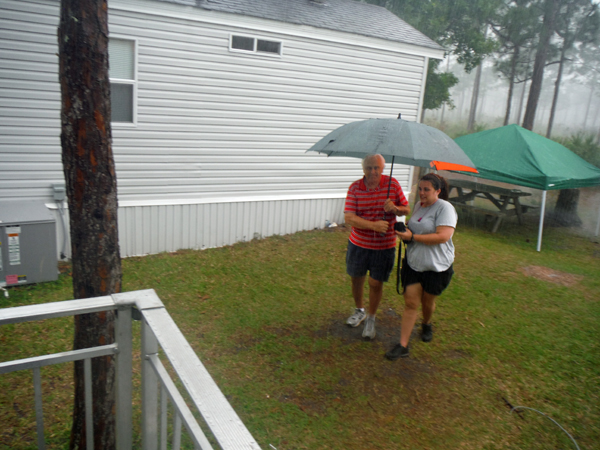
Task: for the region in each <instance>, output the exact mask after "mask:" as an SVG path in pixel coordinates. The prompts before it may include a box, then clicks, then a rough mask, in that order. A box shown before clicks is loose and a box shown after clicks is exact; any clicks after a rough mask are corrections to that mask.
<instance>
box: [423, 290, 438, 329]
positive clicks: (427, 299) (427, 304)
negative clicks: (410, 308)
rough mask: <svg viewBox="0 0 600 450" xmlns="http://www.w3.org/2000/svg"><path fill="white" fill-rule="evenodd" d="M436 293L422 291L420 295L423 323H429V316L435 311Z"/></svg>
mask: <svg viewBox="0 0 600 450" xmlns="http://www.w3.org/2000/svg"><path fill="white" fill-rule="evenodd" d="M436 298H437V295H432V294H429V293H427V292H425V291H423V295H422V296H421V307H422V308H423V323H425V324H430V323H431V317H432V316H433V313H434V311H435V299H436Z"/></svg>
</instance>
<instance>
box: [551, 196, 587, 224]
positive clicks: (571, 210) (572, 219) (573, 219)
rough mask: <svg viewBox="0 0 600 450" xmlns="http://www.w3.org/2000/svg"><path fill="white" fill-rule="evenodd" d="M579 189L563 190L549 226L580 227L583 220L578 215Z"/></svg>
mask: <svg viewBox="0 0 600 450" xmlns="http://www.w3.org/2000/svg"><path fill="white" fill-rule="evenodd" d="M578 203H579V189H563V190H561V191H560V193H559V194H558V199H557V200H556V206H555V207H554V211H553V212H552V214H550V217H549V220H548V225H550V226H557V227H578V226H580V225H581V223H582V222H581V219H580V218H579V215H578V214H577V205H578Z"/></svg>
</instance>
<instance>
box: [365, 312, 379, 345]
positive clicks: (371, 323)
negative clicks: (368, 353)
mask: <svg viewBox="0 0 600 450" xmlns="http://www.w3.org/2000/svg"><path fill="white" fill-rule="evenodd" d="M376 334H377V333H376V332H375V316H367V321H366V322H365V329H364V330H363V334H362V336H363V337H364V338H369V339H375V335H376Z"/></svg>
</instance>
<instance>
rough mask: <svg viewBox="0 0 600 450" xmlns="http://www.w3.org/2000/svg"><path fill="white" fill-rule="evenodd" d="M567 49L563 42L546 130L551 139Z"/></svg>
mask: <svg viewBox="0 0 600 450" xmlns="http://www.w3.org/2000/svg"><path fill="white" fill-rule="evenodd" d="M566 51H567V49H566V45H565V44H564V43H563V48H562V50H561V52H560V63H559V64H558V74H557V75H556V82H555V83H554V95H553V97H552V107H551V108H550V118H549V119H548V129H547V130H546V137H547V138H548V139H550V136H551V135H552V125H554V115H555V114H556V105H557V104H558V93H559V91H560V82H561V81H562V73H563V67H564V65H565V53H566Z"/></svg>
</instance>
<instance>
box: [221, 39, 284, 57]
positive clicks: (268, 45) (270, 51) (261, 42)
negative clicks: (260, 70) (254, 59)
mask: <svg viewBox="0 0 600 450" xmlns="http://www.w3.org/2000/svg"><path fill="white" fill-rule="evenodd" d="M281 47H282V42H280V41H270V40H267V39H259V38H254V37H249V36H238V35H233V34H232V35H231V39H230V44H229V49H230V50H232V51H242V52H251V53H257V54H264V55H274V56H281Z"/></svg>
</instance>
